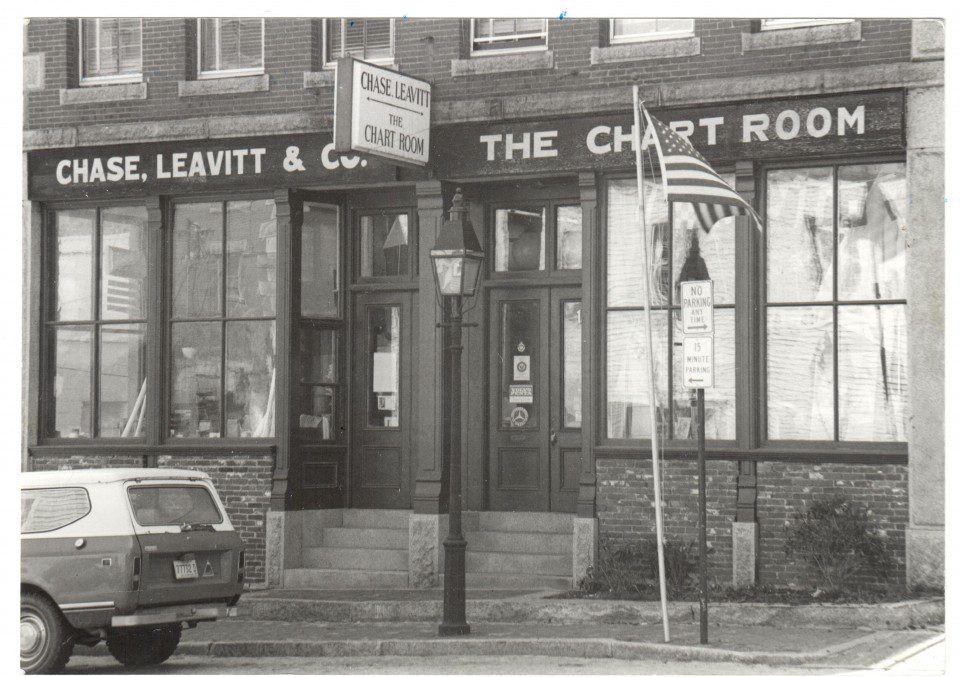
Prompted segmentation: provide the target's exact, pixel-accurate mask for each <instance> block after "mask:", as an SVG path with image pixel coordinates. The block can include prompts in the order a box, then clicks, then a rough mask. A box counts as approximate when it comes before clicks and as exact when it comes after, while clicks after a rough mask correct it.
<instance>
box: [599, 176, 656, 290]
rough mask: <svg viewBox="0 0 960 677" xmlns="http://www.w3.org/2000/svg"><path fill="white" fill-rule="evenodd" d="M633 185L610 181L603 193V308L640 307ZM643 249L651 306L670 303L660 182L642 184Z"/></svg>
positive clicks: (639, 249) (637, 224)
mask: <svg viewBox="0 0 960 677" xmlns="http://www.w3.org/2000/svg"><path fill="white" fill-rule="evenodd" d="M637 204H638V203H637V182H636V181H635V180H634V179H627V180H623V181H611V182H610V184H609V186H608V189H607V306H609V307H616V306H642V305H643V267H642V266H640V265H639V264H638V262H639V261H642V260H643V246H642V245H643V243H642V236H641V233H640V219H639V218H638V217H639V214H638V212H637ZM644 211H645V212H646V222H647V246H648V247H649V251H650V257H651V260H652V261H653V271H652V274H651V277H652V278H653V288H652V289H651V290H650V300H651V303H652V305H664V304H667V303H669V302H670V278H669V270H670V268H669V264H670V259H669V251H668V242H667V241H666V238H667V235H668V233H669V232H670V224H669V222H668V220H667V219H668V210H667V201H666V199H665V198H664V196H663V184H662V183H661V182H660V181H652V180H650V181H646V182H644Z"/></svg>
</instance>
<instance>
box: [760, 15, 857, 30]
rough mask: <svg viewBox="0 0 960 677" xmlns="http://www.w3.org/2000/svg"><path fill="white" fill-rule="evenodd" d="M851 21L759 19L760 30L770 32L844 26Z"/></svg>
mask: <svg viewBox="0 0 960 677" xmlns="http://www.w3.org/2000/svg"><path fill="white" fill-rule="evenodd" d="M851 21H853V19H795V18H791V19H761V20H760V30H763V31H771V30H776V29H779V28H808V27H810V26H825V25H829V24H845V23H849V22H851Z"/></svg>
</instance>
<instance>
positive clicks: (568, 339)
mask: <svg viewBox="0 0 960 677" xmlns="http://www.w3.org/2000/svg"><path fill="white" fill-rule="evenodd" d="M580 312H581V303H580V301H567V302H565V303H564V304H563V355H562V357H561V360H562V362H563V389H562V399H563V402H562V403H561V406H562V407H563V427H564V428H579V427H580V426H581V424H582V423H583V406H582V402H581V395H580V394H581V392H583V391H582V389H581V367H582V365H583V363H582V362H581V357H582V355H583V342H582V341H581V331H582V327H583V322H582V317H581V314H580Z"/></svg>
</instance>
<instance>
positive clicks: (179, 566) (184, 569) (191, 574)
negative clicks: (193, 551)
mask: <svg viewBox="0 0 960 677" xmlns="http://www.w3.org/2000/svg"><path fill="white" fill-rule="evenodd" d="M173 577H174V578H176V579H177V580H178V581H180V580H184V579H188V578H200V573H199V572H198V571H197V560H195V559H181V560H174V561H173Z"/></svg>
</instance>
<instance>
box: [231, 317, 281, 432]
mask: <svg viewBox="0 0 960 677" xmlns="http://www.w3.org/2000/svg"><path fill="white" fill-rule="evenodd" d="M275 354H276V336H275V334H274V323H273V322H272V321H269V322H263V321H260V322H227V355H226V373H225V377H226V378H225V381H226V382H225V392H224V398H225V403H226V407H225V408H226V413H227V415H226V421H227V422H226V431H225V435H224V436H225V437H273V435H274V434H275V433H274V415H273V412H274V408H275V405H274V401H275V398H276V395H275V377H276V368H275V364H274V355H275Z"/></svg>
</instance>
